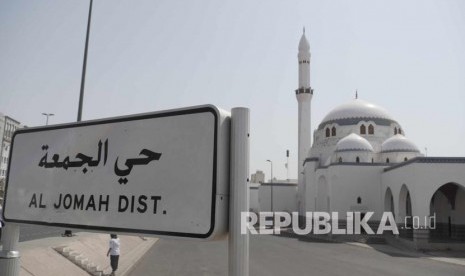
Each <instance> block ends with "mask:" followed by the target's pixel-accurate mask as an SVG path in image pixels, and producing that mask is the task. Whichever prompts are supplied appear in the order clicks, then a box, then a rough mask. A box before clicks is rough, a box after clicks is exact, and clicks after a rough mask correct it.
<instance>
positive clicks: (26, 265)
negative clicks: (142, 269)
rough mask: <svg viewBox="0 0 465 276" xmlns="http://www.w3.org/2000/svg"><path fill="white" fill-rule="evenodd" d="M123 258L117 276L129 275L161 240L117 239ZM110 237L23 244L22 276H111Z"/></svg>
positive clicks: (81, 235) (82, 236) (84, 236)
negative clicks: (109, 275) (108, 255)
mask: <svg viewBox="0 0 465 276" xmlns="http://www.w3.org/2000/svg"><path fill="white" fill-rule="evenodd" d="M118 237H119V238H120V240H121V256H120V260H119V268H118V271H117V273H116V275H126V274H127V273H128V272H129V271H130V270H131V268H132V267H133V266H134V265H135V264H136V263H137V262H138V260H139V259H140V258H141V257H142V256H144V254H145V253H146V252H147V251H148V250H149V249H150V248H151V247H152V245H153V244H155V242H156V241H157V240H158V239H156V238H144V237H138V236H118ZM109 240H110V235H108V234H97V233H86V232H79V233H76V234H75V235H74V236H73V237H69V238H67V237H53V238H45V239H40V240H33V241H27V242H22V243H20V244H19V250H20V254H21V270H20V273H19V275H20V276H54V275H60V276H61V275H65V274H66V275H67V276H87V275H102V276H103V275H108V274H110V272H111V268H110V259H109V257H107V256H106V253H107V251H108V243H109Z"/></svg>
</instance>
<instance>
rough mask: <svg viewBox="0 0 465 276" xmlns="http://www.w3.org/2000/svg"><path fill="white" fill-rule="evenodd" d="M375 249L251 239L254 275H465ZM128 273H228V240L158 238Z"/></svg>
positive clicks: (460, 269)
mask: <svg viewBox="0 0 465 276" xmlns="http://www.w3.org/2000/svg"><path fill="white" fill-rule="evenodd" d="M122 246H124V245H122ZM376 247H377V250H375V249H371V248H364V247H359V246H354V245H348V244H339V243H322V242H304V241H298V240H296V239H291V238H284V237H274V236H252V237H251V243H250V275H251V276H270V275H271V276H273V275H276V276H278V275H279V276H281V275H286V276H287V275H290V276H292V275H298V276H301V275H317V276H326V275H328V276H329V275H331V276H333V275H334V276H335V275H360V276H363V275H367V276H368V275H369V276H372V275H389V276H391V275H392V276H399V275H421V276H427V275H431V276H433V275H441V276H446V275H465V267H464V266H460V265H455V264H446V263H442V262H438V261H432V260H429V259H424V258H413V257H409V256H408V255H405V254H402V253H401V252H400V251H389V249H390V247H389V246H387V245H379V246H376ZM386 252H388V253H386ZM394 252H395V253H394ZM130 275H131V276H139V275H157V276H167V275H175V276H184V275H185V276H196V275H202V276H204V275H205V276H207V275H208V276H210V275H227V242H226V241H219V242H193V241H178V240H160V241H158V242H157V243H156V244H155V246H154V247H153V248H152V249H151V250H150V251H149V252H148V253H147V254H146V255H145V256H144V258H143V259H142V260H141V261H140V262H139V263H138V264H137V265H136V267H135V268H134V270H133V271H132V272H131V274H130Z"/></svg>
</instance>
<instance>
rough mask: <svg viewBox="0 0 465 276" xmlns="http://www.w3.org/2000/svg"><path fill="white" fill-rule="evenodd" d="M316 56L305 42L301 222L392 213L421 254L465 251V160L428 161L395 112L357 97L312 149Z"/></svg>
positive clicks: (316, 136) (333, 116)
mask: <svg viewBox="0 0 465 276" xmlns="http://www.w3.org/2000/svg"><path fill="white" fill-rule="evenodd" d="M309 50H310V47H309V45H308V41H307V40H306V38H305V34H304V35H302V38H301V40H300V43H299V53H298V59H299V89H297V90H296V96H297V100H298V122H299V123H298V128H299V129H298V145H299V156H298V162H299V163H298V164H299V169H298V175H299V181H298V194H297V196H296V200H297V204H296V205H295V206H298V208H297V209H298V210H299V212H300V213H301V215H304V212H308V211H327V212H339V213H340V214H345V213H346V212H349V211H360V212H362V213H366V212H375V214H374V216H373V217H372V218H371V220H374V221H375V222H376V221H379V220H380V218H381V215H382V212H383V211H391V212H392V213H393V214H394V216H395V219H396V222H397V223H398V225H399V229H401V230H400V231H401V233H400V237H402V238H405V240H407V241H409V242H411V243H412V245H414V246H415V247H417V248H453V247H454V244H455V243H454V241H460V242H461V243H462V244H463V243H464V242H465V158H439V157H424V155H423V154H422V153H421V152H420V150H419V149H418V147H417V146H416V145H415V144H414V143H413V142H412V141H410V140H409V139H408V138H407V137H406V136H405V131H404V129H403V127H402V126H401V124H400V123H399V122H398V121H397V120H396V119H394V118H393V117H392V116H391V115H390V114H389V112H388V111H387V110H385V109H383V108H382V107H379V106H377V105H374V104H372V103H369V102H367V101H364V100H361V99H358V97H357V96H356V97H355V99H354V100H352V101H350V102H348V103H344V104H341V105H339V106H337V107H336V108H334V109H333V110H331V111H330V112H329V113H328V114H327V115H326V116H325V117H324V119H323V120H322V122H321V123H320V124H319V125H318V126H317V128H316V129H315V130H314V131H313V144H311V138H310V136H309V135H307V134H309V133H310V129H311V126H310V117H311V109H310V102H311V99H312V96H313V91H312V90H311V88H310V75H309V73H310V52H309ZM310 145H311V147H310ZM302 165H303V167H301V166H302ZM302 170H303V171H302ZM301 172H303V174H301ZM262 186H263V185H262ZM262 186H261V189H262V190H263V191H260V194H259V200H260V207H261V208H262V209H263V208H264V207H262V206H269V205H270V203H269V202H268V201H269V198H268V199H267V198H266V196H265V194H270V191H269V188H262ZM262 194H264V196H263V197H262V196H261V195H262ZM282 196H283V197H284V195H282ZM287 198H288V199H289V200H290V199H291V196H288V197H287ZM280 200H281V202H284V201H285V202H286V204H289V202H288V201H287V200H283V199H280ZM265 201H266V202H265ZM291 205H292V204H289V206H291ZM289 206H279V208H278V206H276V207H275V208H273V210H274V211H288V209H292V208H290V207H289ZM268 209H269V208H267V210H268ZM431 215H435V216H436V222H437V228H436V229H428V228H427V227H426V226H427V223H428V222H427V221H425V218H429V216H431ZM414 216H417V217H418V218H419V220H418V222H417V226H421V227H422V229H406V228H405V227H404V226H411V225H412V224H413V223H415V221H412V218H411V217H414ZM402 240H403V239H402ZM444 241H447V242H444ZM451 241H452V242H451Z"/></svg>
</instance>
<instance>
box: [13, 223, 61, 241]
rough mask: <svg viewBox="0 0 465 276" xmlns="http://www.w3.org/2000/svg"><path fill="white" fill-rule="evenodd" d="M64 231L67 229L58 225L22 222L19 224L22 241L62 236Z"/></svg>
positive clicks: (20, 239)
mask: <svg viewBox="0 0 465 276" xmlns="http://www.w3.org/2000/svg"><path fill="white" fill-rule="evenodd" d="M64 231H65V229H63V228H58V227H47V226H41V225H29V224H21V225H20V226H19V241H20V242H22V241H30V240H37V239H43V238H48V237H60V236H61V234H62V233H63V232H64Z"/></svg>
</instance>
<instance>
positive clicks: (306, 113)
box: [295, 28, 313, 212]
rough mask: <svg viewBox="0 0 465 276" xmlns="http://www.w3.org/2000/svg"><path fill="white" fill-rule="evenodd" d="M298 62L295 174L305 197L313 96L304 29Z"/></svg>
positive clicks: (301, 200)
mask: <svg viewBox="0 0 465 276" xmlns="http://www.w3.org/2000/svg"><path fill="white" fill-rule="evenodd" d="M297 58H298V61H299V86H298V88H297V89H296V90H295V94H296V98H297V102H298V105H299V108H298V110H299V125H298V132H299V134H298V135H299V138H298V139H299V140H298V147H299V152H298V164H297V173H298V187H299V188H298V190H299V193H298V194H299V195H305V182H304V175H303V168H304V167H303V164H304V161H305V158H306V157H307V153H308V150H309V149H310V145H311V136H310V132H311V125H310V114H311V113H310V111H311V101H312V96H313V90H312V89H311V87H310V44H309V43H308V40H307V38H306V37H305V28H304V30H303V34H302V37H301V38H300V42H299V53H298V55H297ZM304 201H305V200H304V199H303V198H300V197H299V198H298V202H299V211H301V212H302V211H303V210H304V209H305V206H304Z"/></svg>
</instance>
